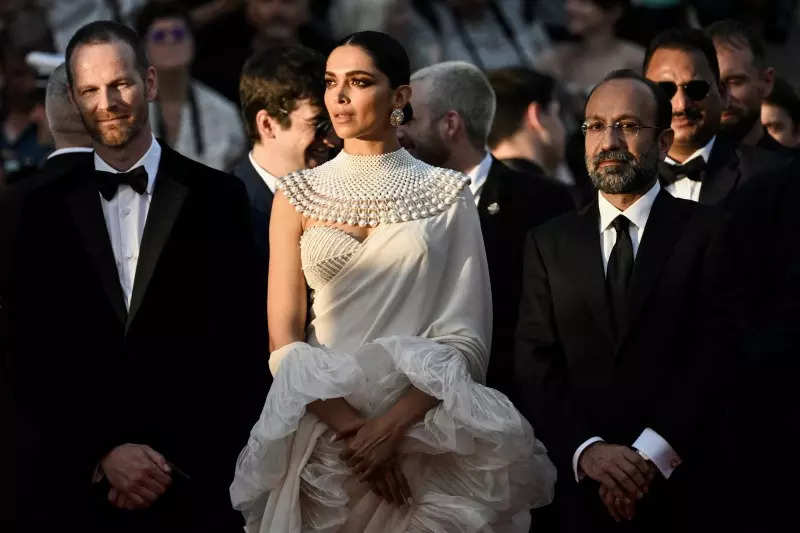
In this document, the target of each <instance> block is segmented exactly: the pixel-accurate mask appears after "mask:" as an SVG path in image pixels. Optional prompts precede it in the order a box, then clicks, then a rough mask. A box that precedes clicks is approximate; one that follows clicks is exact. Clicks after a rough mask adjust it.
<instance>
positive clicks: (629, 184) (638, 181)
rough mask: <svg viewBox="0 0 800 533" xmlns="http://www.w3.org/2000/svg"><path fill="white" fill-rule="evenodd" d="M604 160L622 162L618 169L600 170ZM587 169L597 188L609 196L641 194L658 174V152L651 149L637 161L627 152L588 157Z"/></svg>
mask: <svg viewBox="0 0 800 533" xmlns="http://www.w3.org/2000/svg"><path fill="white" fill-rule="evenodd" d="M604 159H614V160H617V161H621V162H622V164H621V165H620V166H618V167H614V166H611V167H605V168H598V167H597V165H598V164H599V163H600V161H602V160H604ZM586 168H587V169H589V177H590V178H591V180H592V184H593V185H594V186H595V188H597V189H599V190H600V191H602V192H604V193H607V194H628V193H636V192H641V191H642V190H643V189H644V188H645V187H646V186H647V185H649V184H651V183H652V182H653V180H654V179H655V177H656V174H657V173H658V150H657V149H656V148H653V149H651V150H650V151H648V152H646V153H645V154H643V155H642V157H641V159H639V160H637V159H636V158H635V157H634V156H633V154H631V153H630V152H628V151H626V150H611V151H608V152H601V153H600V154H598V155H597V156H594V157H592V156H588V155H587V156H586Z"/></svg>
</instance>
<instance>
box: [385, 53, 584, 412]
mask: <svg viewBox="0 0 800 533" xmlns="http://www.w3.org/2000/svg"><path fill="white" fill-rule="evenodd" d="M411 88H412V94H411V106H412V108H413V110H414V111H413V117H412V118H411V120H408V121H406V123H404V124H403V125H402V126H400V127H399V128H398V136H399V139H400V143H401V144H402V145H403V146H404V147H406V148H407V149H408V151H409V152H411V154H412V155H414V156H415V157H417V158H418V159H421V160H423V161H425V162H426V163H429V164H431V165H436V166H440V167H444V168H452V169H454V170H458V171H461V172H463V173H465V174H466V175H467V176H469V177H470V179H471V180H472V182H471V183H470V190H471V192H472V195H473V196H474V197H475V203H476V205H477V208H478V216H479V217H480V221H481V231H482V233H483V243H484V246H485V248H486V258H487V260H488V263H489V278H490V280H491V283H492V312H493V317H494V319H493V323H492V328H493V329H492V348H491V357H490V359H489V369H488V372H487V375H486V384H487V385H488V386H490V387H493V388H495V389H498V390H500V391H501V392H503V393H505V394H507V395H509V396H511V395H512V393H513V386H512V380H513V375H514V358H513V351H514V326H515V324H516V322H517V309H518V307H519V295H520V287H521V279H522V249H523V243H524V241H525V234H526V233H527V232H528V230H530V229H531V228H533V227H535V226H537V225H539V224H541V223H543V222H545V221H547V220H549V219H551V218H553V217H555V216H557V215H560V214H562V213H565V212H567V211H569V210H570V209H572V200H571V199H570V196H569V194H568V193H567V192H566V189H565V188H563V187H559V186H558V185H554V184H551V183H549V182H548V181H546V180H544V179H541V180H536V179H530V178H529V176H528V175H526V174H522V173H519V172H515V171H513V170H511V169H510V168H508V167H507V166H506V165H504V164H503V163H502V162H501V161H498V160H497V159H495V158H494V157H492V154H491V153H490V152H489V150H488V149H487V147H486V143H487V140H488V137H489V132H490V129H491V126H492V120H493V118H494V113H495V108H496V98H495V94H494V90H493V89H492V86H491V85H490V83H489V80H488V79H487V78H486V76H485V75H484V74H483V73H482V72H481V71H480V70H479V69H478V68H477V67H475V66H474V65H472V64H470V63H465V62H462V61H447V62H444V63H437V64H435V65H431V66H429V67H425V68H423V69H421V70H418V71H417V72H415V73H414V74H412V76H411Z"/></svg>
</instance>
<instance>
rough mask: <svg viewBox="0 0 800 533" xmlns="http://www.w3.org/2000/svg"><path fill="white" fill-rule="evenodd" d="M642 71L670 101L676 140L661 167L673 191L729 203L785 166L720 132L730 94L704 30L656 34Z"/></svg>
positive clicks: (706, 201) (666, 185) (784, 161)
mask: <svg viewBox="0 0 800 533" xmlns="http://www.w3.org/2000/svg"><path fill="white" fill-rule="evenodd" d="M643 72H644V74H645V76H646V77H647V78H648V79H650V80H653V81H654V82H656V83H657V84H658V85H659V87H661V89H662V90H663V91H664V92H665V93H666V95H667V96H668V97H669V98H670V99H671V102H672V130H673V131H674V132H675V141H674V142H673V144H672V147H671V148H670V150H669V153H668V154H667V157H666V158H665V160H664V163H665V164H663V165H661V168H660V179H661V183H662V185H663V186H664V188H665V189H666V190H667V191H668V192H670V193H671V194H672V195H673V196H676V197H678V198H684V199H687V200H694V201H696V202H700V203H704V204H710V205H716V204H720V205H726V204H728V203H729V202H730V199H731V198H732V197H733V195H734V194H735V192H736V191H737V190H738V189H739V188H741V187H742V185H744V184H745V183H746V182H748V181H750V180H752V179H754V178H757V177H758V176H764V175H767V174H771V173H774V172H777V171H779V170H780V169H782V168H783V167H784V166H785V165H786V164H787V163H788V161H787V159H786V158H785V157H782V156H780V155H777V154H774V153H771V152H769V151H766V150H762V149H758V148H755V147H749V146H742V145H740V144H737V142H736V141H735V140H733V139H731V138H729V137H726V136H723V135H719V133H720V126H721V118H722V112H723V110H724V109H725V108H726V107H727V98H728V94H727V92H726V88H725V86H724V85H723V84H722V83H721V82H720V70H719V62H718V60H717V53H716V50H715V49H714V44H713V43H712V42H711V39H709V38H708V37H707V36H706V35H705V34H704V33H703V32H702V31H701V30H695V29H671V30H666V31H665V32H662V33H661V34H659V35H657V36H656V37H655V38H654V39H653V40H652V41H651V42H650V46H649V47H648V49H647V53H646V55H645V60H644V67H643Z"/></svg>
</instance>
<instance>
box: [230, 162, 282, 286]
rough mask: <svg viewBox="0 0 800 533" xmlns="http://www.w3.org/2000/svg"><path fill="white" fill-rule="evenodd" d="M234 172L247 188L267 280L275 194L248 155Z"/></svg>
mask: <svg viewBox="0 0 800 533" xmlns="http://www.w3.org/2000/svg"><path fill="white" fill-rule="evenodd" d="M232 173H233V175H234V176H236V177H237V178H239V179H240V180H241V181H242V183H244V187H245V189H246V190H247V197H248V198H249V200H250V214H251V216H252V223H253V238H254V239H255V243H256V250H257V252H258V258H259V264H260V266H261V271H262V272H263V273H264V276H263V278H264V280H266V279H267V270H268V267H269V216H270V213H271V212H272V200H273V198H274V195H273V194H272V191H271V190H269V187H267V184H266V183H264V180H263V179H261V176H259V174H258V172H257V171H256V169H255V168H253V164H252V163H251V162H250V158H249V157H248V156H245V157H244V158H242V160H241V161H239V162H238V163H237V164H236V166H234V167H233V171H232Z"/></svg>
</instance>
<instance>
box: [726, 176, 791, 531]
mask: <svg viewBox="0 0 800 533" xmlns="http://www.w3.org/2000/svg"><path fill="white" fill-rule="evenodd" d="M795 165H797V164H796V163H795ZM798 197H800V180H798V179H797V171H796V170H795V171H794V172H793V171H788V172H785V173H784V174H782V175H777V176H773V177H771V178H770V179H767V180H764V181H762V182H759V183H753V184H751V185H750V186H748V187H746V188H745V189H743V190H742V194H741V195H739V197H738V198H737V201H736V202H735V203H734V205H733V209H732V222H731V228H730V232H729V242H730V244H729V246H728V247H727V250H728V252H729V257H728V259H726V261H725V265H726V267H727V268H726V271H725V276H724V277H725V278H727V283H726V286H727V287H728V288H729V289H730V290H729V292H728V293H727V294H726V295H725V297H719V298H717V300H718V302H719V305H718V307H719V309H717V310H715V311H714V313H715V314H716V315H722V314H723V313H725V314H727V318H728V319H727V320H726V322H725V326H726V332H727V335H726V337H725V341H726V342H725V346H724V349H725V350H726V351H727V353H729V354H730V355H729V357H730V359H731V360H732V361H735V362H736V363H737V367H736V370H737V373H736V375H735V379H734V380H733V382H732V383H731V385H730V387H731V388H730V391H729V392H728V393H727V394H726V397H728V398H730V399H731V401H730V402H728V406H727V407H728V408H727V409H726V415H727V416H726V423H725V425H724V427H723V430H722V431H721V434H720V435H719V445H718V446H717V449H718V450H721V451H722V453H718V454H716V456H715V457H714V459H715V463H717V464H718V465H719V467H720V475H730V474H731V472H735V473H736V479H737V483H735V484H728V485H722V486H720V490H718V491H715V493H716V494H717V496H718V498H717V499H716V503H717V506H716V507H715V508H713V509H712V513H714V514H715V515H716V516H720V517H723V520H722V521H719V522H718V527H719V528H720V530H723V531H736V532H738V531H742V532H744V531H781V530H783V529H785V527H786V524H789V523H791V520H792V519H793V516H794V514H795V513H794V509H795V505H796V502H795V500H796V498H795V494H796V491H793V490H787V489H784V488H783V487H786V484H787V482H788V483H792V481H787V480H794V479H797V478H798V476H800V464H798V462H797V461H796V460H794V459H793V458H791V457H788V456H787V455H786V454H782V453H776V448H775V447H776V443H777V442H778V441H780V442H798V441H800V423H798V421H799V420H800V402H798V398H797V381H798V376H800V239H799V238H798V235H800V210H798V208H797V199H798ZM778 447H780V444H778ZM717 477H719V476H717ZM742 486H762V487H770V488H769V489H768V490H766V491H764V492H762V491H758V492H757V493H755V494H753V495H752V497H751V498H750V502H749V503H748V505H747V506H744V508H743V509H741V510H740V511H739V512H736V513H730V512H729V511H730V508H729V506H730V502H731V501H733V499H735V498H737V496H736V493H737V492H738V489H737V487H742ZM767 508H768V509H770V512H766V513H765V512H764V509H767Z"/></svg>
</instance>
